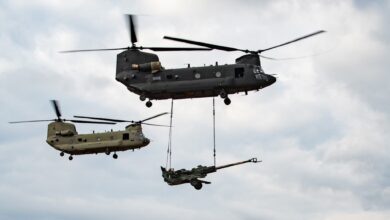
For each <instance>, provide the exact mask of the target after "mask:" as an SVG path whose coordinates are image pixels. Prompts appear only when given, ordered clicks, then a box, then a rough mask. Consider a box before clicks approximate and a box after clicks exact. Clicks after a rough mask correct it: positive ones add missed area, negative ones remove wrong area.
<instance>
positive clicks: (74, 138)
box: [9, 100, 168, 160]
mask: <svg viewBox="0 0 390 220" xmlns="http://www.w3.org/2000/svg"><path fill="white" fill-rule="evenodd" d="M51 103H52V106H53V108H54V111H55V113H56V115H57V118H56V119H48V120H32V121H14V122H9V123H11V124H14V123H26V122H44V121H53V122H51V123H50V124H49V125H48V128H47V139H46V142H47V143H48V144H49V145H50V146H52V147H53V148H54V149H56V150H59V151H61V153H60V155H61V156H64V155H65V153H66V154H69V160H72V159H73V155H81V154H98V153H106V154H107V155H110V153H111V152H114V154H113V158H114V159H117V158H118V155H117V154H116V152H118V151H126V150H134V149H140V148H142V147H145V146H147V145H148V144H149V143H150V140H149V139H148V138H146V137H145V136H144V135H143V133H142V127H141V124H146V125H154V126H164V125H156V124H149V123H145V121H148V120H150V119H153V118H156V117H159V116H162V115H165V114H168V113H161V114H158V115H155V116H152V117H149V118H146V119H144V120H141V121H127V120H119V119H108V118H96V117H87V116H74V117H76V118H87V119H93V120H104V121H107V122H104V121H89V120H76V119H71V120H69V119H63V118H61V111H60V108H59V104H58V102H57V101H56V100H52V101H51ZM66 121H70V122H74V123H90V124H111V125H113V124H116V123H121V122H129V123H131V124H129V125H128V126H126V129H125V130H122V131H112V130H111V131H109V132H102V133H95V132H93V133H92V134H78V133H77V130H76V127H75V125H74V124H72V123H68V122H66Z"/></svg>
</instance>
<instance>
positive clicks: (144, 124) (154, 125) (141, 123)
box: [141, 122, 169, 128]
mask: <svg viewBox="0 0 390 220" xmlns="http://www.w3.org/2000/svg"><path fill="white" fill-rule="evenodd" d="M141 124H143V125H150V126H158V127H168V128H169V125H159V124H151V123H143V122H141Z"/></svg>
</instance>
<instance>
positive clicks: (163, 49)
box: [139, 47, 212, 51]
mask: <svg viewBox="0 0 390 220" xmlns="http://www.w3.org/2000/svg"><path fill="white" fill-rule="evenodd" d="M139 49H141V50H142V49H148V50H153V51H196V50H212V49H211V48H200V47H139Z"/></svg>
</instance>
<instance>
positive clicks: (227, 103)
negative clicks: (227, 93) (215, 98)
mask: <svg viewBox="0 0 390 220" xmlns="http://www.w3.org/2000/svg"><path fill="white" fill-rule="evenodd" d="M223 102H224V103H225V105H230V103H232V101H231V100H230V99H229V97H226V98H225V99H224V100H223Z"/></svg>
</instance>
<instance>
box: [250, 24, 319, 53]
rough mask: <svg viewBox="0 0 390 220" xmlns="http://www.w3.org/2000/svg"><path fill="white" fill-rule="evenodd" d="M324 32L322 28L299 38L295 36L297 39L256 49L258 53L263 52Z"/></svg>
mask: <svg viewBox="0 0 390 220" xmlns="http://www.w3.org/2000/svg"><path fill="white" fill-rule="evenodd" d="M324 32H325V31H324V30H320V31H316V32H314V33H311V34H308V35H305V36H302V37H299V38H297V39H294V40H291V41H287V42H286V43H283V44H279V45H276V46H273V47H269V48H266V49H262V50H258V51H257V52H258V53H262V52H264V51H267V50H271V49H275V48H277V47H281V46H284V45H287V44H291V43H294V42H297V41H300V40H303V39H305V38H308V37H312V36H314V35H317V34H321V33H324Z"/></svg>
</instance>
